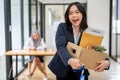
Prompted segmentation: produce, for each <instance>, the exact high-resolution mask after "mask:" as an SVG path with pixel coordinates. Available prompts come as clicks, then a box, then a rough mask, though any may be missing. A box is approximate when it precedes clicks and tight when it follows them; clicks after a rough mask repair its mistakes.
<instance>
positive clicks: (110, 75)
mask: <svg viewBox="0 0 120 80" xmlns="http://www.w3.org/2000/svg"><path fill="white" fill-rule="evenodd" d="M50 59H51V57H46V65H47V64H48V63H49V61H50ZM110 61H111V66H110V69H109V70H106V71H104V72H95V71H93V70H89V71H90V74H91V75H90V77H89V80H120V77H119V74H120V64H118V63H116V62H114V61H113V60H112V59H110ZM46 69H47V75H48V80H56V79H55V75H54V74H53V73H52V72H51V71H50V70H49V69H48V67H47V66H46ZM26 74H27V69H26V70H25V71H24V72H23V73H21V74H20V75H19V77H18V80H42V78H43V75H42V73H41V72H40V71H39V70H38V68H36V71H35V74H34V75H33V77H32V78H31V79H30V78H28V77H27V76H26Z"/></svg>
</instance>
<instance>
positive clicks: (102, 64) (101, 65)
mask: <svg viewBox="0 0 120 80" xmlns="http://www.w3.org/2000/svg"><path fill="white" fill-rule="evenodd" d="M97 64H98V66H97V67H96V68H95V69H94V70H95V71H97V72H102V71H104V70H105V69H106V68H108V67H109V65H110V62H109V61H108V60H102V61H99V62H97Z"/></svg>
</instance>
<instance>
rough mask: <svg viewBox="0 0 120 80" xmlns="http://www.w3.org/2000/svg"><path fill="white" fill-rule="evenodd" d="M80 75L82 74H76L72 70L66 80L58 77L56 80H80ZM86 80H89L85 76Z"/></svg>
mask: <svg viewBox="0 0 120 80" xmlns="http://www.w3.org/2000/svg"><path fill="white" fill-rule="evenodd" d="M80 75H81V72H76V73H74V72H73V71H72V69H70V70H69V71H68V74H67V75H66V76H65V77H64V78H60V77H57V79H56V80H80ZM85 80H88V75H85Z"/></svg>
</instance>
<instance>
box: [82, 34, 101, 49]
mask: <svg viewBox="0 0 120 80" xmlns="http://www.w3.org/2000/svg"><path fill="white" fill-rule="evenodd" d="M102 40H103V36H98V35H93V34H90V33H87V32H83V34H82V37H81V40H80V46H81V47H82V48H86V47H87V46H88V45H90V46H95V45H100V44H101V43H102Z"/></svg>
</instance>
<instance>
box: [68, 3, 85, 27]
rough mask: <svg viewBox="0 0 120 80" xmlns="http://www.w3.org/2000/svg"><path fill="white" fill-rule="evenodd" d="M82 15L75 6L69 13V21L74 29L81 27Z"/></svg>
mask: <svg viewBox="0 0 120 80" xmlns="http://www.w3.org/2000/svg"><path fill="white" fill-rule="evenodd" d="M82 18H83V17H82V13H81V12H80V11H79V10H78V8H77V7H76V6H75V5H73V6H71V8H70V11H69V20H70V22H71V23H72V25H73V26H74V27H79V26H80V24H81V21H82Z"/></svg>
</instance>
